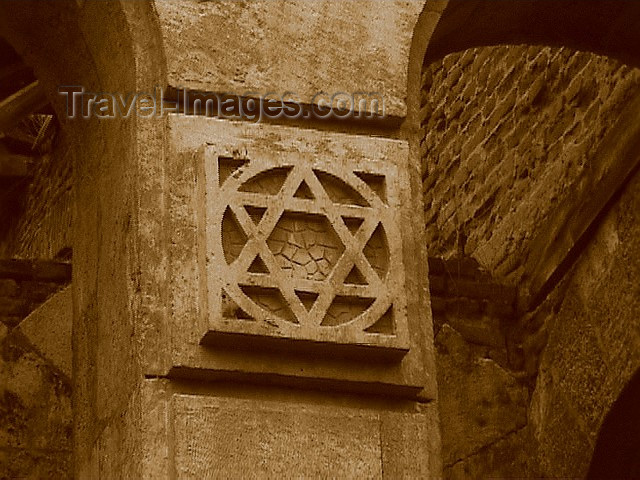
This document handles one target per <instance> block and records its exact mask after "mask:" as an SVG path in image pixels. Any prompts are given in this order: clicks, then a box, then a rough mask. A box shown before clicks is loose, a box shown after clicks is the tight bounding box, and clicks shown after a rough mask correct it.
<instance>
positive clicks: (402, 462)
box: [171, 394, 439, 478]
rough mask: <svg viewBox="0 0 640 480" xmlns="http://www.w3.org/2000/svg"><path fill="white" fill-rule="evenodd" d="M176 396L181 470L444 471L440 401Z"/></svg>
mask: <svg viewBox="0 0 640 480" xmlns="http://www.w3.org/2000/svg"><path fill="white" fill-rule="evenodd" d="M171 402H172V411H173V414H172V418H173V426H172V431H173V432H174V433H173V435H174V438H173V442H174V444H175V469H176V473H177V476H178V477H179V478H292V477H293V478H399V477H413V478H418V477H421V478H426V477H431V476H433V475H436V472H438V470H437V469H438V467H439V459H438V456H437V442H438V433H437V421H436V416H435V411H434V410H433V408H429V407H420V408H418V409H414V411H413V412H410V411H409V412H402V411H399V412H387V411H379V410H376V409H366V408H365V409H362V408H351V407H343V406H330V405H314V404H309V403H307V404H299V403H293V402H280V401H264V400H257V399H256V400H253V399H237V398H224V397H209V396H201V395H187V394H176V395H174V396H173V398H172V400H171ZM416 410H417V411H416Z"/></svg>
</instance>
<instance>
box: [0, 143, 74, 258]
mask: <svg viewBox="0 0 640 480" xmlns="http://www.w3.org/2000/svg"><path fill="white" fill-rule="evenodd" d="M72 165H73V162H72V158H71V155H70V153H69V148H68V144H66V143H65V142H64V141H59V142H57V144H56V146H55V148H54V150H53V151H52V152H51V153H49V154H45V155H43V156H42V157H39V158H37V159H35V161H34V168H33V177H32V178H31V179H30V180H28V181H27V182H26V185H25V186H24V187H23V188H17V189H15V190H14V191H13V192H12V193H11V194H10V195H12V198H11V199H9V200H10V201H9V200H7V199H4V200H3V201H1V203H0V210H3V211H2V212H1V213H2V215H0V218H1V220H0V222H1V224H2V227H3V231H2V232H0V258H40V259H52V258H54V257H55V256H56V255H57V254H58V253H59V252H60V251H61V250H62V249H65V248H69V247H71V246H72V245H71V235H72V232H71V221H72V215H73V204H72V201H73V198H72V194H73V192H72V188H71V186H72Z"/></svg>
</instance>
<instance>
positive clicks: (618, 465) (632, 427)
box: [586, 370, 640, 479]
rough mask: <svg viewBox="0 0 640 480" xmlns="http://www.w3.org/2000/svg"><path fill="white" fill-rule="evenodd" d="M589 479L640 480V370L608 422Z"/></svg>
mask: <svg viewBox="0 0 640 480" xmlns="http://www.w3.org/2000/svg"><path fill="white" fill-rule="evenodd" d="M586 478H588V479H603V478H619V479H638V478H640V370H638V371H637V372H636V373H635V375H634V376H633V378H632V379H631V380H630V381H629V383H628V384H627V386H626V387H625V388H624V390H623V391H622V393H621V394H620V396H619V397H618V399H617V400H616V401H615V402H614V403H613V406H612V407H611V410H610V411H609V413H608V414H607V416H606V418H605V419H604V422H603V424H602V427H600V435H599V436H598V440H597V442H596V447H595V450H594V452H593V457H592V459H591V465H590V466H589V472H588V473H587V477H586Z"/></svg>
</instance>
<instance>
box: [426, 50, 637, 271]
mask: <svg viewBox="0 0 640 480" xmlns="http://www.w3.org/2000/svg"><path fill="white" fill-rule="evenodd" d="M639 84H640V71H639V70H638V69H631V68H629V67H627V66H624V65H622V64H620V63H619V62H617V61H615V60H612V59H610V58H607V57H602V56H598V55H595V54H592V53H587V52H573V51H571V50H568V49H565V48H551V47H538V46H496V47H482V48H476V49H471V50H467V51H464V52H460V53H453V54H450V55H448V56H446V57H445V58H444V59H443V60H441V61H439V62H436V63H434V64H431V65H429V66H427V67H426V68H425V70H424V73H423V91H422V102H423V107H422V115H423V119H424V120H423V128H424V132H425V133H424V140H423V142H422V152H423V165H422V168H423V177H424V196H425V221H426V225H427V239H428V245H429V249H430V250H429V253H430V255H432V256H443V257H445V258H448V257H451V256H453V255H461V254H462V255H468V256H472V257H474V258H476V259H477V260H478V261H479V262H480V264H481V265H482V266H484V267H486V268H488V269H489V270H490V271H492V273H493V274H495V275H497V276H499V277H502V278H506V279H508V280H509V281H510V282H511V283H516V282H517V281H518V279H519V277H520V275H521V273H522V265H521V263H522V261H523V260H524V259H525V258H526V250H527V242H528V241H529V240H530V239H531V237H532V236H533V235H534V233H535V229H536V226H537V225H539V224H540V223H541V222H542V221H543V220H544V219H545V218H547V216H548V215H549V213H550V212H551V211H553V209H555V208H557V207H558V206H559V205H562V202H563V200H564V199H565V198H567V196H569V195H571V192H572V185H573V182H574V181H576V179H577V178H578V177H579V175H580V174H581V173H583V172H585V171H587V170H588V169H589V166H590V163H591V162H592V161H593V158H594V154H595V151H596V149H597V148H598V145H599V144H600V142H601V140H602V139H603V138H604V137H605V136H606V135H607V133H608V131H609V129H610V128H611V126H612V125H613V123H614V122H615V120H616V118H617V116H618V114H619V112H620V111H621V109H622V108H623V107H624V106H625V102H626V100H627V99H628V98H629V96H630V95H631V93H632V92H633V91H634V89H637V87H638V85H639Z"/></svg>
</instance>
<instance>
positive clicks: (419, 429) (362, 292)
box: [141, 115, 440, 478]
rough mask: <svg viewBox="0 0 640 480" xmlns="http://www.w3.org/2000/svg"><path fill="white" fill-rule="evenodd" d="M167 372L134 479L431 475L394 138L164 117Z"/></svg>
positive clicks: (419, 306)
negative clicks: (166, 149)
mask: <svg viewBox="0 0 640 480" xmlns="http://www.w3.org/2000/svg"><path fill="white" fill-rule="evenodd" d="M168 123H169V143H170V148H169V155H168V157H169V158H168V178H169V180H168V185H167V188H168V190H169V197H170V199H171V201H170V205H169V218H170V221H169V223H170V232H171V240H170V244H171V250H170V271H171V275H170V292H171V293H170V298H169V302H168V303H169V305H171V311H170V320H169V323H170V325H169V330H170V338H171V348H167V349H166V351H165V352H164V353H163V355H164V357H165V361H163V362H161V363H165V364H168V365H171V366H170V368H169V369H168V371H167V372H166V375H163V376H162V377H161V378H157V379H147V380H146V381H145V382H144V385H143V386H142V388H141V396H142V398H143V401H142V412H143V415H142V421H143V424H146V425H147V428H146V429H145V428H143V429H141V431H142V432H144V433H143V437H144V438H143V442H145V443H146V444H147V446H146V449H147V452H148V457H147V458H146V460H147V461H146V463H145V465H146V467H147V468H146V469H144V468H143V472H142V473H143V475H145V476H149V477H158V476H164V475H170V474H171V472H173V473H174V474H176V475H177V476H178V478H211V477H216V478H217V477H220V478H234V477H235V478H239V477H241V476H245V477H246V476H258V477H264V476H267V477H282V476H296V477H297V476H306V477H322V478H331V477H334V478H355V477H358V478H383V477H384V478H396V477H398V476H402V475H407V476H411V477H430V476H434V475H438V472H439V468H440V467H439V465H440V458H439V430H438V422H437V410H436V406H435V390H436V387H435V376H434V373H435V369H434V363H433V351H432V338H431V314H430V306H429V302H428V298H427V295H426V292H427V289H426V282H427V279H426V278H425V277H422V276H419V275H417V274H416V272H417V271H418V268H417V267H418V265H419V264H420V262H424V261H425V258H424V256H423V255H424V247H423V246H422V245H421V244H420V242H419V240H420V236H419V235H418V234H416V230H417V228H416V221H415V220H416V219H415V215H414V214H413V212H414V211H415V200H416V198H415V196H414V195H413V194H412V192H411V189H410V188H409V185H410V184H411V182H410V180H409V169H408V166H407V162H408V158H409V156H408V146H407V143H406V142H405V141H402V140H390V139H382V138H373V137H369V136H365V135H347V134H340V133H330V132H322V131H315V130H308V129H301V128H295V127H288V126H276V125H263V124H249V123H239V122H230V121H225V120H218V119H211V118H205V117H184V116H178V115H175V116H171V117H169V119H168Z"/></svg>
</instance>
